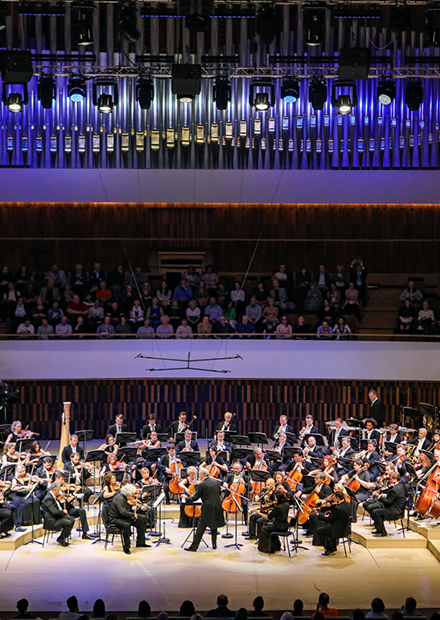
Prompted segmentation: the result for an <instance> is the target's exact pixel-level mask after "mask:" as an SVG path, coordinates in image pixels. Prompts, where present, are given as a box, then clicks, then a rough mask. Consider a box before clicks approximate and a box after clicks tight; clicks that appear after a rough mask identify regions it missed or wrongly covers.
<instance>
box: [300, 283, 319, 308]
mask: <svg viewBox="0 0 440 620" xmlns="http://www.w3.org/2000/svg"><path fill="white" fill-rule="evenodd" d="M321 307H322V295H321V291H320V290H318V288H317V284H316V282H312V283H311V284H310V290H309V291H307V294H306V298H305V301H304V309H305V310H306V312H310V313H312V314H316V313H317V312H319V310H320V309H321Z"/></svg>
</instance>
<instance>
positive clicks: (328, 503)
mask: <svg viewBox="0 0 440 620" xmlns="http://www.w3.org/2000/svg"><path fill="white" fill-rule="evenodd" d="M319 501H320V502H321V503H320V504H319V506H318V505H316V506H315V512H318V508H319V510H321V511H322V510H327V508H331V507H332V506H334V505H335V503H336V502H335V494H334V493H333V495H329V496H328V497H327V498H326V499H325V500H323V501H321V500H319ZM316 503H317V504H318V502H316Z"/></svg>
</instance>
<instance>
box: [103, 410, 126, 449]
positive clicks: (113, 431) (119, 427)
mask: <svg viewBox="0 0 440 620" xmlns="http://www.w3.org/2000/svg"><path fill="white" fill-rule="evenodd" d="M117 433H128V426H127V425H126V424H124V416H123V415H122V413H118V415H117V416H116V418H115V423H114V424H111V425H110V426H109V427H108V429H107V433H106V434H107V435H113V437H116V435H117ZM119 445H120V446H122V445H125V444H122V443H121V444H119Z"/></svg>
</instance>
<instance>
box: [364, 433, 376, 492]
mask: <svg viewBox="0 0 440 620" xmlns="http://www.w3.org/2000/svg"><path fill="white" fill-rule="evenodd" d="M376 447H377V442H376V440H375V439H371V441H369V442H368V444H367V451H366V452H365V456H364V458H363V459H362V460H363V462H364V465H368V473H369V474H370V480H371V481H372V482H374V481H375V480H376V478H377V477H378V476H379V469H378V467H377V465H376V462H377V461H380V456H379V453H378V452H377V450H376Z"/></svg>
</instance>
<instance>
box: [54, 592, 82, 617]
mask: <svg viewBox="0 0 440 620" xmlns="http://www.w3.org/2000/svg"><path fill="white" fill-rule="evenodd" d="M66 603H67V608H68V610H69V611H62V612H61V613H60V615H59V617H60V618H64V620H78V618H79V617H80V615H81V614H80V613H79V608H78V599H77V598H76V596H70V597H69V598H68V599H67V601H66Z"/></svg>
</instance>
